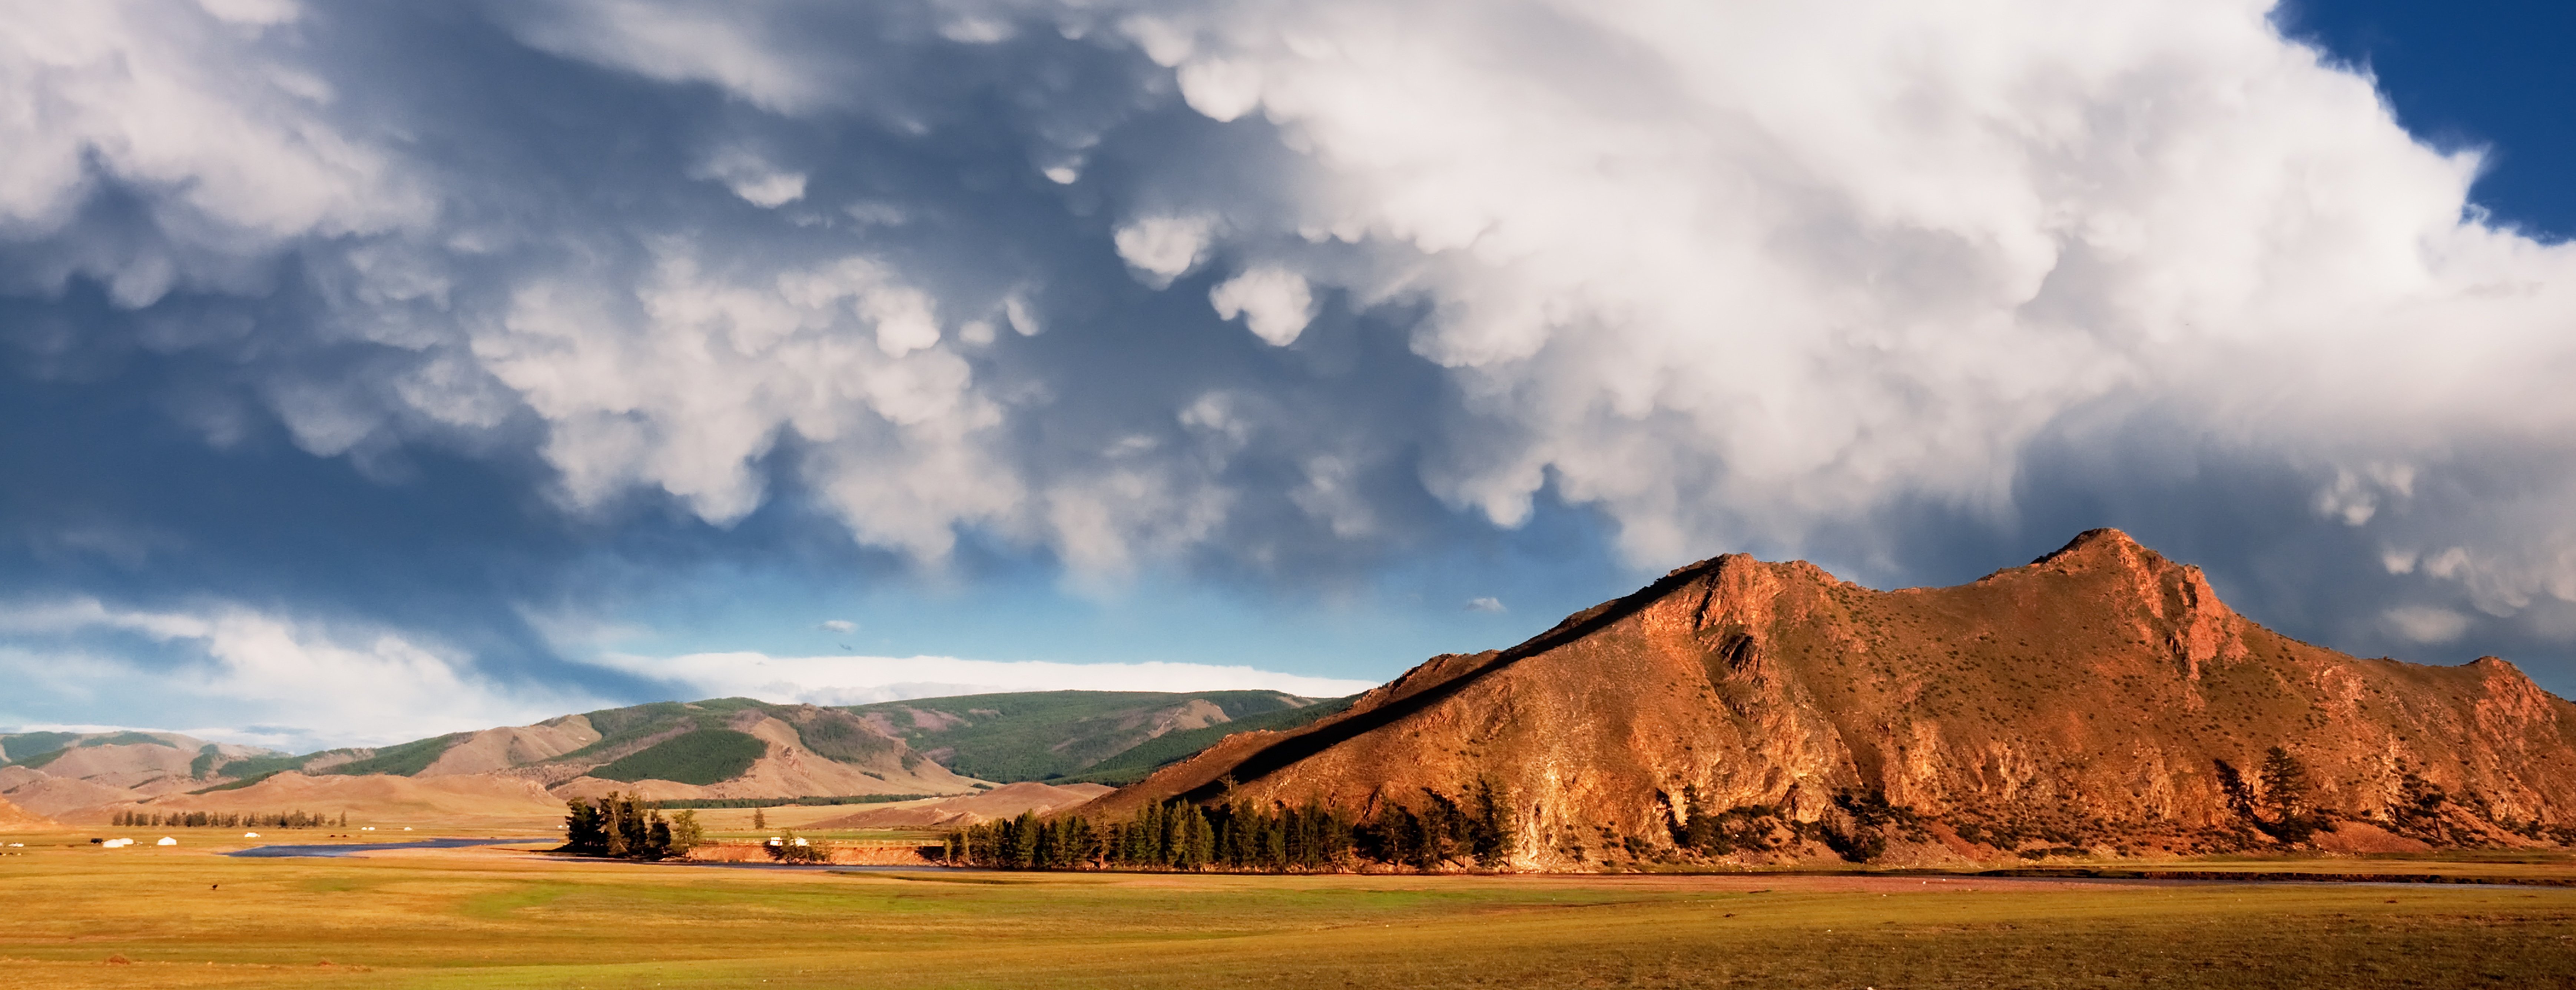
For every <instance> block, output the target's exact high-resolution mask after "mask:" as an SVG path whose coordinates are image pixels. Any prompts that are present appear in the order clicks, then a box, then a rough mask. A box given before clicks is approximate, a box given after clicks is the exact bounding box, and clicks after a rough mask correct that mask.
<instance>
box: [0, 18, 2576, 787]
mask: <svg viewBox="0 0 2576 990" xmlns="http://www.w3.org/2000/svg"><path fill="white" fill-rule="evenodd" d="M2007 6H2010V5H2007ZM2031 7H2032V9H2031V10H2029V11H2021V12H2018V13H2015V12H2013V11H2009V10H2005V9H2004V8H1992V9H1986V8H1981V11H1983V13H1979V14H1975V15H1969V14H1959V13H1952V14H1946V15H1945V14H1942V13H1941V12H1938V11H1932V10H1927V9H1916V8H1914V7H1910V6H1907V7H1895V8H1891V7H1885V6H1879V5H1871V4H1861V3H1854V4H1848V5H1845V4H1819V5H1812V8H1811V9H1802V12H1801V13H1799V14H1797V15H1794V16H1783V17H1778V18H1768V19H1763V18H1753V17H1751V16H1750V15H1748V14H1744V13H1743V12H1727V11H1722V10H1706V11H1695V12H1677V11H1675V10H1669V9H1664V8H1657V7H1653V6H1651V5H1644V4H1638V5H1629V4H1620V3H1611V4H1594V5H1557V4H1548V3H1535V2H1533V3H1517V2H1514V3H1473V4H1465V3H1440V2H1413V3H1395V4H1386V3H1357V2H1354V3H1347V4H1346V3H1316V4H1301V5H1278V4H1265V3H1251V2H1244V3H1205V4H1181V3H1158V2H1147V0H1135V2H1117V3H1105V4H1104V3H1089V4H1053V3H1045V2H1038V0H1025V2H1022V0H1010V2H1005V0H989V2H987V0H940V2H928V0H924V2H911V3H886V4H873V5H866V6H864V7H849V6H847V5H840V4H829V3H812V2H804V0H761V2H741V3H696V2H687V0H649V2H646V0H639V2H634V3H622V4H611V3H606V2H601V0H543V2H526V3H508V4H501V3H488V4H487V3H471V2H454V3H445V4H420V5H376V6H345V5H311V4H298V3H294V2H289V0H202V2H198V0H130V2H113V3H100V4H92V5H79V6H74V7H65V8H53V9H48V10H47V11H45V12H43V13H42V14H40V15H29V16H27V17H22V18H17V19H15V20H16V22H17V23H15V24H13V25H12V26H11V27H9V28H7V29H0V93H14V94H16V97H15V102H13V103H10V104H9V105H8V107H0V143H6V144H7V145H8V146H10V147H13V148H17V149H21V150H20V151H18V152H16V153H14V154H13V155H12V156H10V158H9V160H8V161H6V162H0V678H7V679H10V680H11V681H13V682H14V683H15V684H16V685H17V687H15V688H14V689H13V690H12V691H10V692H8V693H7V694H6V695H5V696H0V726H10V725H15V726H41V725H127V726H147V727H157V728H173V729H182V730H190V731H198V732H201V733H203V734H207V735H209V736H215V737H222V738H228V739H243V740H250V741H264V742H268V743H271V744H274V745H279V746H285V747H289V748H295V747H302V746H311V745H321V744H333V743H342V742H368V741H387V740H390V739H396V738H409V737H413V736H418V735H425V734H429V733H434V732H439V731H448V730H452V729H459V728H472V727H477V726H481V725H488V724H495V723H498V722H507V721H519V720H527V719H533V718H538V717H544V716H547V715H551V714H556V713H559V712H563V711H571V710H580V709H583V708H588V707H596V706H600V705H606V704H617V703H630V702H636V701H644V700H654V699H660V698H669V697H691V696H700V695H705V694H716V693H744V692H748V693H755V694H761V695H762V696H765V697H774V698H777V699H778V700H791V699H807V700H860V699H867V698H876V697H889V696H895V695H900V694H917V693H920V692H923V691H933V690H951V689H964V688H992V687H1064V686H1079V685H1096V686H1103V687H1112V686H1115V687H1136V686H1168V687H1174V688H1181V687H1216V686H1252V685H1267V686H1279V687H1284V688H1289V689H1297V690H1308V691H1313V692H1324V691H1339V690H1347V689H1351V688H1354V687H1356V686H1358V685H1362V684H1366V683H1372V682H1376V681H1379V680H1382V679H1384V678H1387V677H1390V676H1393V675H1394V674H1396V673H1399V672H1401V671H1402V670H1403V669H1405V668H1406V667H1408V666H1410V665H1412V664H1413V663H1416V662H1418V661H1419V660H1421V659H1422V658H1424V657H1426V656H1428V655H1430V654H1433V653H1438V652H1444V651H1467V650H1476V649H1485V648H1493V647H1500V646H1505V645H1508V644H1510V643H1512V642H1515V641H1517V640H1519V639H1520V638H1523V637H1525V636H1527V635H1529V634H1531V633H1534V632H1536V631H1538V630H1540V629H1543V628H1545V627H1547V626H1548V625H1551V624H1553V623H1554V622H1555V621H1556V620H1557V619H1558V618H1560V617H1562V616H1563V615H1564V614H1566V613H1567V612H1570V611H1573V610H1575V609H1579V608H1582V607H1584V606H1587V605H1590V604H1592V603H1594V602H1597V601H1600V600H1603V599H1606V598H1609V597H1613V596H1615V595H1618V594H1622V593H1624V592H1626V591H1628V590H1631V589H1633V588H1634V587H1636V586H1637V585H1639V584H1641V583H1643V582H1644V581H1645V580H1647V579H1649V578H1651V577H1652V576H1653V575H1655V574H1658V573H1661V572H1662V571H1663V570H1665V569H1668V568H1670V567H1673V566H1677V565H1679V564H1682V563H1686V562H1688V561H1691V560H1696V559H1700V558H1704V557H1708V556H1713V555H1715V554H1718V553H1723V552H1731V551H1749V552H1753V553H1756V554H1758V555H1761V556H1764V557H1766V558H1772V559H1783V558H1790V557H1804V558H1808V559H1812V560H1815V561H1817V562H1818V563H1820V564H1823V565H1825V566H1826V567H1828V568H1829V569H1831V570H1833V571H1835V572H1836V573H1838V574H1841V575H1843V576H1845V577H1848V578H1851V579H1854V580H1859V581H1862V582H1865V583H1869V584H1872V585H1875V586H1881V587H1892V586H1903V585H1915V584H1938V583H1951V582H1956V581H1962V580H1967V579H1971V578H1974V577H1975V576H1977V575H1979V574H1982V573H1985V572H1987V571H1990V570H1993V569H1995V568H1998V567H2003V566H2009V565H2011V564H2015V563H2019V562H2021V561H2025V560H2028V559H2030V558H2032V557H2034V556H2037V555H2038V554H2041V553H2044V552H2046V551H2047V550H2049V549H2052V548H2054V547H2055V546H2057V545H2059V544H2061V543H2063V542H2064V541H2065V540H2066V539H2067V538H2069V537H2070V536H2072V535H2073V534H2074V533H2076V532H2078V531H2080V530H2083V529H2087V528H2091V527H2094V526H2104V525H2110V526H2119V527H2122V528H2125V529H2128V530H2129V531H2130V532H2132V533H2133V534H2135V535H2137V536H2138V537H2139V538H2140V539H2142V540H2144V541H2145V542H2147V543H2148V544H2150V545H2152V546H2155V547H2158V548H2160V549H2162V550H2164V551H2165V552H2167V553H2168V554H2170V555H2172V556H2175V557H2177V558H2179V559H2182V560H2186V561H2193V562H2197V563H2200V564H2202V565H2203V566H2205V567H2206V568H2208V570H2209V572H2210V574H2211V577H2212V580H2213V581H2214V582H2215V583H2216V585H2217V586H2218V587H2219V588H2220V590H2221V591H2222V593H2223V594H2225V595H2226V596H2227V597H2228V599H2229V600H2230V601H2231V602H2232V603H2233V604H2235V605H2236V606H2237V607H2238V609H2239V610H2240V611H2243V612H2245V613H2246V614H2248V615H2250V616H2252V617H2253V618H2255V619H2257V620H2258V621H2262V622H2265V623H2267V624H2270V625H2273V626H2274V627H2276V628H2280V629H2282V630H2284V631H2287V632H2289V633H2291V634H2293V635H2297V636H2300V637H2302V638H2305V639H2309V640H2311V641H2315V642H2321V643H2326V644H2329V645H2333V646H2336V647H2339V648H2343V649H2346V650H2350V651H2354V652H2358V653H2365V654H2372V655H2378V654H2388V655H2395V656H2400V657H2406V658H2411V659H2420V660H2425V661H2430V662H2445V663H2448V662H2459V661H2464V660H2467V659H2470V658H2472V657H2475V656H2477V655H2479V654H2482V653H2495V654H2499V655H2503V656H2506V657H2508V658H2509V659H2512V660H2514V661H2515V662H2517V663H2519V664H2521V665H2523V666H2524V667H2525V668H2526V669H2528V670H2530V671H2532V672H2533V674H2534V675H2535V676H2536V677H2538V678H2539V679H2540V680H2541V681H2542V683H2543V684H2544V685H2545V686H2548V687H2550V688H2552V689H2553V690H2557V691H2560V692H2562V693H2564V692H2567V691H2570V690H2576V657H2571V652H2570V643H2571V641H2576V522H2571V521H2570V520H2576V513H2571V512H2569V511H2568V510H2569V509H2571V508H2576V449H2571V448H2570V447H2569V445H2568V443H2567V441H2566V440H2565V439H2564V438H2565V437H2568V436H2576V433H2571V432H2570V431H2569V427H2571V426H2576V402H2571V400H2569V399H2567V398H2566V397H2565V396H2563V395H2562V394H2560V393H2562V392H2564V391H2565V390H2564V389H2563V388H2561V387H2560V386H2559V383H2560V382H2562V381H2563V380H2564V377H2565V375H2564V373H2563V372H2562V371H2560V370H2558V369H2563V368H2565V367H2567V366H2568V365H2569V363H2571V361H2576V337H2571V336H2570V334H2569V333H2568V332H2567V331H2568V328H2569V327H2570V326H2571V325H2576V302H2571V298H2576V252H2571V251H2570V250H2569V249H2567V248H2565V247H2563V246H2561V242H2562V241H2564V239H2565V237H2566V236H2567V235H2568V234H2569V233H2571V232H2576V193H2571V192H2570V191H2569V188H2568V185H2567V184H2566V183H2565V182H2563V181H2559V179H2558V177H2559V176H2562V175H2564V174H2566V172H2567V169H2568V167H2569V166H2570V164H2571V162H2572V161H2576V137H2571V135H2570V133H2569V131H2568V128H2566V127H2565V126H2564V124H2563V120H2562V117H2563V114H2561V113H2560V112H2559V108H2563V107H2564V106H2565V105H2567V103H2568V102H2569V101H2568V98H2569V97H2570V96H2576V93H2571V92H2570V90H2571V88H2576V87H2572V86H2571V82H2570V80H2571V79H2576V70H2570V69H2569V68H2568V67H2567V66H2566V64H2565V62H2564V60H2563V59H2561V58H2558V57H2557V55H2556V52H2555V51H2553V50H2552V49H2551V48H2550V47H2549V46H2550V42H2551V39H2557V38H2564V37H2566V36H2567V30H2566V29H2567V28H2568V27H2570V26H2571V25H2570V24H2569V21H2570V19H2571V17H2576V15H2571V14H2568V13H2566V12H2564V11H2560V10H2557V9H2555V8H2547V7H2539V6H2534V7H2530V8H2528V9H2516V8H2511V7H2506V6H2487V7H2478V8H2469V9H2459V8H2437V7H2434V6H2432V5H2429V4H2365V3H2304V4H2300V5H2297V6H2296V7H2294V8H2289V9H2284V10H2280V11H2267V10H2266V9H2265V8H2263V7H2262V6H2261V5H2259V4H2246V3H2240V2H2233V0H2205V2H2203V0H2194V2H2185V3H2146V2H2139V3H2112V4H2105V5H2101V6H2100V7H2099V8H2098V9H2092V10H2087V11H2085V12H2082V13H2081V14H2076V13H2072V12H2066V11H2057V10H2056V9H2055V7H2054V6H2053V5H2045V4H2033V5H2031ZM1978 17H1990V18H1992V20H1991V21H1990V22H1980V21H1979V20H1977V18H1978ZM11 108H14V109H11ZM851 657H856V658H861V659H857V660H851V659H847V658H851ZM911 658H932V659H920V660H915V659H911ZM936 658H952V659H953V660H954V661H955V662H950V660H941V659H936ZM1014 665H1017V666H1014ZM1083 665H1091V666H1083Z"/></svg>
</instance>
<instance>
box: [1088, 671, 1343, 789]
mask: <svg viewBox="0 0 2576 990" xmlns="http://www.w3.org/2000/svg"><path fill="white" fill-rule="evenodd" d="M1359 698H1360V696H1359V695H1356V694H1355V695H1351V696H1350V697H1347V698H1326V699H1323V700H1321V701H1317V702H1315V703H1313V704H1310V705H1307V706H1306V707H1303V708H1288V709H1282V710H1280V711H1275V712H1267V713H1263V714H1259V715H1246V716H1243V717H1242V718H1238V719H1235V720H1234V721H1231V722H1223V723H1219V724H1217V725H1210V726H1206V727H1203V728H1197V729H1181V730H1177V731H1174V732H1168V733H1164V734H1163V735H1159V736H1155V737H1154V738H1152V739H1148V740H1145V741H1144V742H1141V743H1137V744H1136V745H1135V746H1134V747H1132V748H1130V749H1127V750H1125V751H1123V752H1121V753H1119V754H1117V755H1116V756H1112V757H1109V758H1108V759H1105V760H1102V761H1100V762H1098V763H1095V764H1092V765H1091V766H1089V767H1085V768H1083V771H1082V772H1081V773H1077V774H1074V775H1072V776H1069V777H1064V778H1061V779H1058V780H1055V781H1054V783H1059V784H1075V783H1095V784H1108V785H1110V786H1112V787H1125V786H1127V785H1129V784H1133V783H1135V782H1137V781H1140V780H1143V779H1145V778H1146V777H1148V776H1150V775H1152V774H1153V772H1154V771H1156V770H1160V769H1162V768H1164V767H1166V766H1169V765H1171V764H1174V763H1178V762H1180V761H1182V760H1186V759H1188V758H1190V757H1193V756H1196V755H1198V754H1199V751H1200V750H1204V749H1206V748H1208V747H1210V746H1214V745H1216V744H1217V743H1218V742H1219V741H1221V740H1223V739H1224V738H1225V737H1227V736H1231V735H1234V734H1236V733H1238V732H1265V731H1266V732H1285V731H1288V730H1290V729H1295V728H1298V727H1300V726H1303V725H1306V724H1307V723H1310V722H1314V721H1316V720H1318V719H1322V718H1325V717H1327V716H1331V715H1336V714H1339V713H1340V712H1341V711H1342V710H1343V709H1345V708H1349V707H1350V706H1351V703H1352V702H1354V701H1357V700H1359Z"/></svg>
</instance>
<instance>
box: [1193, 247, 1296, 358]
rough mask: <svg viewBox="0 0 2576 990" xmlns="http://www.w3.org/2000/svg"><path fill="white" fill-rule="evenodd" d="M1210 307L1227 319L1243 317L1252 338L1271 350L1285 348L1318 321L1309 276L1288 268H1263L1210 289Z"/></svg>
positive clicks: (1252, 270) (1249, 271) (1249, 270)
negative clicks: (1313, 322) (1308, 286)
mask: <svg viewBox="0 0 2576 990" xmlns="http://www.w3.org/2000/svg"><path fill="white" fill-rule="evenodd" d="M1208 304H1209V305H1211V306H1214V307H1216V314H1217V315H1218V316H1222V317H1225V318H1226V319H1229V320H1231V319H1234V318H1235V317H1237V316H1240V317H1243V322H1244V326H1245V327H1246V328H1248V329H1250V330H1251V331H1252V335H1253V336H1255V337H1259V338H1261V339H1262V340H1263V341H1265V342H1267V343H1269V344H1270V346H1272V347H1286V346H1288V345H1290V344H1294V343H1296V342H1297V335H1299V334H1302V333H1305V332H1306V324H1307V323H1309V322H1312V321H1313V320H1314V318H1315V297H1314V294H1313V292H1312V291H1310V290H1309V289H1308V288H1307V286H1306V277H1305V276H1303V275H1299V274H1297V273H1296V272H1292V271H1289V270H1287V269H1285V268H1277V267H1271V266H1263V267H1259V268H1251V269H1247V270H1245V271H1244V272H1243V273H1242V274H1240V275H1236V276H1235V277H1233V278H1230V279H1227V280H1225V281H1223V282H1220V283H1218V284H1217V286H1216V288H1213V289H1209V290H1208Z"/></svg>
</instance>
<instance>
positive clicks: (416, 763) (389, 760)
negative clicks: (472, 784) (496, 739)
mask: <svg viewBox="0 0 2576 990" xmlns="http://www.w3.org/2000/svg"><path fill="white" fill-rule="evenodd" d="M471 735H473V733H471V732H451V733H448V734H446V735H443V736H434V737H431V738H428V739H415V740H412V741H411V742H407V743H401V744H399V745H393V746H387V747H385V748H383V749H379V750H377V751H376V752H375V755H373V756H369V757H367V758H365V759H362V760H351V761H349V762H347V763H343V764H340V765H338V766H333V767H325V768H323V769H321V770H317V771H314V772H315V773H332V774H349V775H358V774H370V773H389V774H393V775H395V776H398V777H409V776H411V775H413V774H416V773H419V772H421V771H423V770H427V769H429V765H430V764H432V763H436V762H438V758H439V756H440V755H441V754H444V753H446V752H447V751H448V749H450V748H452V747H454V746H455V745H456V744H457V743H461V742H464V741H465V740H466V737H468V736H471Z"/></svg>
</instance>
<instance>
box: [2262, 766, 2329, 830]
mask: <svg viewBox="0 0 2576 990" xmlns="http://www.w3.org/2000/svg"><path fill="white" fill-rule="evenodd" d="M2262 780H2263V804H2264V806H2265V807H2266V808H2268V809H2269V810H2270V811H2271V812H2272V820H2273V824H2272V827H2271V828H2269V829H2267V831H2269V832H2271V833H2272V835H2273V836H2274V837H2276V838H2278V839H2280V840H2281V841H2283V842H2289V843H2299V842H2306V841H2308V839H2309V838H2310V837H2312V836H2314V835H2315V834H2316V831H2317V822H2316V819H2315V817H2314V816H2312V815H2311V814H2309V812H2310V810H2311V809H2310V806H2309V798H2308V788H2309V784H2308V768H2307V765H2306V764H2304V763H2301V762H2300V761H2299V758H2298V757H2296V756H2292V755H2290V751H2289V750H2286V749H2282V748H2281V747H2279V746H2274V747H2272V749H2271V751H2270V752H2267V753H2265V754H2263V773H2262Z"/></svg>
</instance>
